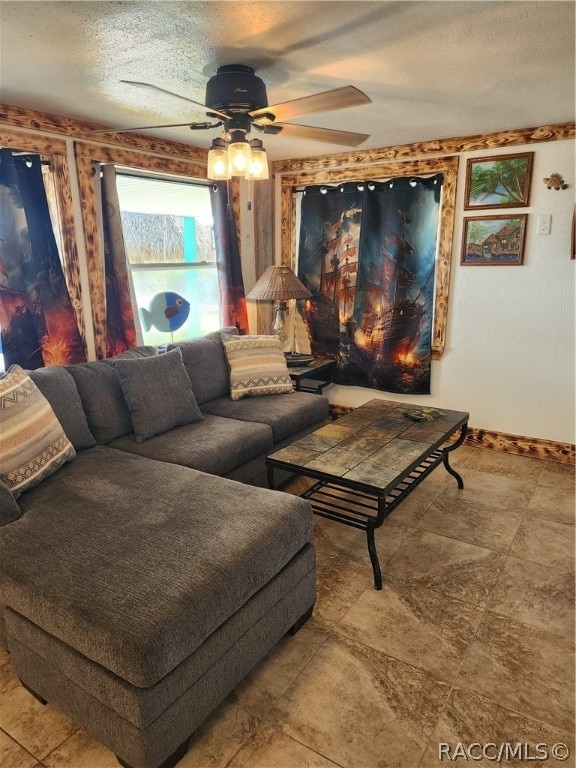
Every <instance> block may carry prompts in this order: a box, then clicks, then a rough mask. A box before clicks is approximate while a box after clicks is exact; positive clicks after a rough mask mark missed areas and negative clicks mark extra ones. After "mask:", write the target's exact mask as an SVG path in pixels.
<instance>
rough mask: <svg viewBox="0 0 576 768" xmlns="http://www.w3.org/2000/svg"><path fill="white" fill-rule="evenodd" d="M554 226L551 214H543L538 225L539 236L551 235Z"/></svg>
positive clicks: (539, 217) (537, 232)
mask: <svg viewBox="0 0 576 768" xmlns="http://www.w3.org/2000/svg"><path fill="white" fill-rule="evenodd" d="M551 225H552V216H551V215H550V214H549V213H541V214H540V216H538V221H537V223H536V234H537V235H549V234H550V227H551Z"/></svg>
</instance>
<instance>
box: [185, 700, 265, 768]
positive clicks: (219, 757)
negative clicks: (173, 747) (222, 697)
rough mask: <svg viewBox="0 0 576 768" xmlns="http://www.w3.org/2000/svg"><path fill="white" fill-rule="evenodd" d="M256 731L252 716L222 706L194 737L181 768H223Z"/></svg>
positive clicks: (231, 707) (227, 704) (235, 708)
mask: <svg viewBox="0 0 576 768" xmlns="http://www.w3.org/2000/svg"><path fill="white" fill-rule="evenodd" d="M257 727H258V721H257V720H256V718H254V716H253V715H251V714H249V713H248V712H245V711H244V710H243V709H241V708H240V707H238V706H236V705H235V704H231V703H230V702H226V701H225V702H223V703H222V704H220V706H218V707H217V708H216V709H215V710H214V712H213V713H212V714H211V715H210V717H208V719H207V720H205V721H204V723H202V725H201V726H200V728H199V729H198V730H197V731H196V732H195V733H194V735H193V736H192V740H191V742H190V747H189V748H188V752H187V753H186V755H185V756H184V757H183V758H182V760H180V762H179V763H178V768H224V766H227V765H228V763H229V762H230V760H231V759H232V758H233V757H234V755H235V754H236V752H238V750H239V749H240V747H241V746H242V745H243V744H244V743H245V742H246V741H248V739H250V737H251V736H252V735H253V734H254V733H255V732H256V729H257Z"/></svg>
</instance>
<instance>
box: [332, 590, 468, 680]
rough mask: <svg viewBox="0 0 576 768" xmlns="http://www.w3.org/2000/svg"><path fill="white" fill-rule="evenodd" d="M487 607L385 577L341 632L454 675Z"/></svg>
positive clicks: (443, 674) (346, 620)
mask: <svg viewBox="0 0 576 768" xmlns="http://www.w3.org/2000/svg"><path fill="white" fill-rule="evenodd" d="M481 616H482V612H481V611H480V610H479V609H478V608H477V607H476V606H472V605H467V604H466V603H463V602H462V601H460V600H455V599H454V598H451V597H448V596H446V595H444V594H442V593H441V592H438V591H437V590H434V589H429V588H427V587H422V586H412V585H410V584H408V583H406V582H400V581H399V582H395V581H394V580H392V579H391V578H390V577H388V578H387V579H386V580H385V583H384V585H383V589H382V591H379V592H377V591H376V590H374V589H367V590H366V591H365V592H363V593H362V595H361V596H360V598H359V599H358V600H357V601H356V603H354V605H353V606H352V608H351V609H350V610H349V611H348V613H347V614H346V615H345V616H344V618H343V619H342V620H341V621H340V623H339V632H341V633H343V634H345V635H346V636H347V637H350V638H352V639H353V640H356V641H358V642H361V643H364V644H365V645H369V646H370V647H371V648H375V649H376V650H377V651H382V652H383V653H386V654H388V655H389V656H394V657H395V658H397V659H400V660H401V661H405V662H407V663H409V664H413V665H414V666H416V667H420V668H421V669H424V670H426V671H428V672H431V673H432V674H434V675H437V676H438V677H440V678H441V679H443V680H452V679H453V678H454V676H455V675H456V673H457V672H458V669H459V668H460V664H461V663H462V659H463V658H464V654H465V652H466V649H467V648H468V646H469V644H470V642H471V641H472V638H473V637H474V634H475V632H476V629H477V628H478V625H479V624H480V619H481Z"/></svg>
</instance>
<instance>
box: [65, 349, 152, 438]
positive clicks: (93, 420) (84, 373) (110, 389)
mask: <svg viewBox="0 0 576 768" xmlns="http://www.w3.org/2000/svg"><path fill="white" fill-rule="evenodd" d="M155 355H156V349H155V348H154V347H136V348H135V349H129V350H128V351H127V352H123V353H122V354H121V355H118V356H117V357H114V358H110V359H109V360H99V361H98V362H92V363H82V364H81V365H67V366H66V370H67V371H69V373H70V374H71V375H72V378H73V379H74V381H75V383H76V387H77V389H78V393H79V395H80V400H81V401H82V408H83V409H84V413H85V414H86V419H87V421H88V426H89V427H90V431H91V432H92V434H93V435H94V437H95V438H96V442H97V443H98V444H99V445H106V443H109V442H110V441H111V440H115V439H116V438H117V437H123V436H124V435H129V434H130V433H131V432H132V419H131V418H130V411H129V410H128V406H127V405H126V401H125V400H124V395H123V393H122V387H121V386H120V379H119V378H118V374H117V373H116V367H115V366H116V361H117V360H122V359H132V358H141V357H153V356H155Z"/></svg>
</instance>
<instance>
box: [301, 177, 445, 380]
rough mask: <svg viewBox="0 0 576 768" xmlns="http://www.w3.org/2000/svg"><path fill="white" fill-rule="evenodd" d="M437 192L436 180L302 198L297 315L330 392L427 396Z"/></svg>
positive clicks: (315, 191) (316, 189)
mask: <svg viewBox="0 0 576 768" xmlns="http://www.w3.org/2000/svg"><path fill="white" fill-rule="evenodd" d="M441 186H442V176H441V175H440V174H438V175H436V176H433V177H431V178H396V179H391V180H389V181H386V182H361V183H358V182H349V183H346V184H342V185H340V186H338V187H334V188H329V187H325V186H322V187H321V186H312V187H306V189H305V190H304V195H303V197H302V202H301V210H300V238H299V250H298V277H299V278H300V279H301V280H302V282H303V283H304V284H305V285H306V286H307V287H308V288H309V290H310V291H311V292H312V298H311V299H308V300H307V301H306V302H304V303H303V304H302V307H301V308H300V312H301V315H302V319H303V321H304V324H305V326H306V329H307V332H308V336H309V338H310V346H311V349H312V352H313V353H314V354H319V355H328V356H332V357H335V358H336V359H337V362H338V365H337V369H338V373H337V379H336V381H337V382H338V383H340V384H352V385H357V386H363V387H372V388H374V389H381V390H386V391H388V392H397V393H404V394H429V393H430V361H431V351H432V350H431V344H432V319H433V318H432V316H433V308H434V271H435V258H436V247H437V233H438V222H439V215H440V196H441V195H440V191H441Z"/></svg>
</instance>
